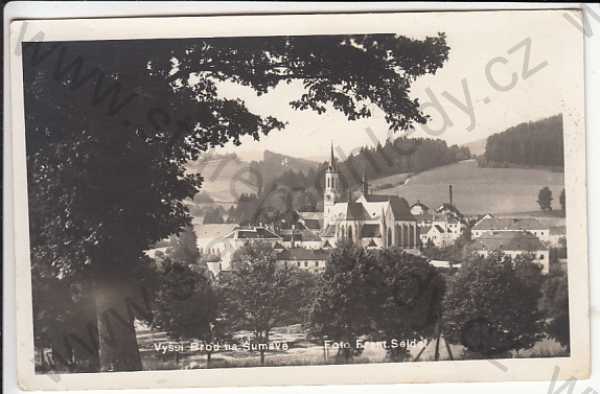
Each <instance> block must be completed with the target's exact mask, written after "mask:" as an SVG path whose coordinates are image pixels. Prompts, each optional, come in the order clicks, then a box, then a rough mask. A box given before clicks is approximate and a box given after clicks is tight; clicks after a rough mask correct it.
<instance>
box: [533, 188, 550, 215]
mask: <svg viewBox="0 0 600 394" xmlns="http://www.w3.org/2000/svg"><path fill="white" fill-rule="evenodd" d="M552 199H553V198H552V190H550V188H549V187H548V186H544V187H543V188H541V189H540V191H539V193H538V199H537V203H538V205H539V206H540V208H541V209H542V211H551V210H552Z"/></svg>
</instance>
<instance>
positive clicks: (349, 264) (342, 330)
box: [311, 244, 379, 360]
mask: <svg viewBox="0 0 600 394" xmlns="http://www.w3.org/2000/svg"><path fill="white" fill-rule="evenodd" d="M376 266H377V265H376V263H375V256H374V255H373V254H372V253H368V252H367V251H366V250H365V249H363V248H358V247H355V246H353V245H350V244H347V245H343V246H341V247H339V248H336V249H334V250H333V252H332V253H331V255H330V256H329V258H328V259H327V266H326V269H325V272H324V273H323V275H322V280H321V283H320V286H319V289H318V292H317V297H316V299H315V303H314V306H313V311H312V314H311V324H312V327H313V332H314V333H315V334H317V335H319V336H321V337H322V338H324V337H327V338H328V339H329V340H332V341H335V342H342V343H346V344H349V346H350V347H349V348H340V349H339V350H340V354H338V356H343V357H344V358H345V359H346V360H347V359H350V358H351V357H352V356H353V354H356V353H359V351H360V349H359V348H358V347H357V346H356V340H357V339H358V338H359V337H360V336H362V335H368V334H371V333H373V332H374V329H375V327H374V322H373V321H372V319H371V311H372V309H373V308H376V307H377V306H378V305H377V303H378V301H379V300H378V299H377V295H376V292H375V287H376V284H377V282H378V279H379V277H378V274H379V273H378V270H377V268H376ZM369 284H370V285H369Z"/></svg>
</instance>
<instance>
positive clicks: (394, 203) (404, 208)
mask: <svg viewBox="0 0 600 394" xmlns="http://www.w3.org/2000/svg"><path fill="white" fill-rule="evenodd" d="M389 201H390V206H391V207H392V212H394V219H396V220H416V219H415V217H414V216H413V214H412V213H410V207H409V206H408V203H407V202H406V200H405V199H404V198H402V197H398V196H392V197H391V198H390V200H389Z"/></svg>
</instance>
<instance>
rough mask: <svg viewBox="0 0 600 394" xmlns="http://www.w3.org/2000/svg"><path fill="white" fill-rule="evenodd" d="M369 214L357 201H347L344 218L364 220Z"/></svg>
mask: <svg viewBox="0 0 600 394" xmlns="http://www.w3.org/2000/svg"><path fill="white" fill-rule="evenodd" d="M368 218H369V214H368V213H367V211H366V210H365V207H364V206H363V205H362V204H361V203H359V202H352V201H351V202H349V203H348V208H347V210H346V220H366V219H368Z"/></svg>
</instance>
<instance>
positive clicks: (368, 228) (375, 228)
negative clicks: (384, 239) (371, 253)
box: [360, 224, 381, 238]
mask: <svg viewBox="0 0 600 394" xmlns="http://www.w3.org/2000/svg"><path fill="white" fill-rule="evenodd" d="M360 237H361V238H379V237H381V231H380V228H379V225H378V224H365V225H364V226H362V228H361V230H360Z"/></svg>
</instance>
